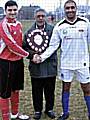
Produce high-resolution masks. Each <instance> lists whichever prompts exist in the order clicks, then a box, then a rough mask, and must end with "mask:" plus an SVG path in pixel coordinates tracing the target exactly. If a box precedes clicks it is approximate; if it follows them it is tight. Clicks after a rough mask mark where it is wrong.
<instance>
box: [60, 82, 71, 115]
mask: <svg viewBox="0 0 90 120" xmlns="http://www.w3.org/2000/svg"><path fill="white" fill-rule="evenodd" d="M62 83H63V87H62V108H63V113H64V114H65V115H67V114H68V113H69V95H70V86H71V82H62Z"/></svg>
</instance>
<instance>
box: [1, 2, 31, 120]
mask: <svg viewBox="0 0 90 120" xmlns="http://www.w3.org/2000/svg"><path fill="white" fill-rule="evenodd" d="M17 11H18V5H17V3H16V2H15V1H12V0H9V1H7V2H6V4H5V12H6V16H5V18H4V19H3V20H2V21H1V23H0V109H1V112H2V120H10V119H15V118H17V117H18V107H19V90H21V89H23V87H24V86H23V85H24V64H23V57H27V56H28V55H29V53H28V52H26V51H25V50H23V49H22V26H21V24H20V22H19V21H17V20H16V16H17ZM9 100H10V102H11V107H9ZM9 108H11V114H10V110H9ZM10 115H11V116H10ZM10 117H11V118H10Z"/></svg>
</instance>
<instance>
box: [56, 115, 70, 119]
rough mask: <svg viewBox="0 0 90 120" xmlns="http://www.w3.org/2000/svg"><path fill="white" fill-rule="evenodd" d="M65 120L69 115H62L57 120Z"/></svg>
mask: <svg viewBox="0 0 90 120" xmlns="http://www.w3.org/2000/svg"><path fill="white" fill-rule="evenodd" d="M67 118H69V114H67V115H64V114H62V115H61V116H60V117H59V118H58V119H57V120H66V119H67Z"/></svg>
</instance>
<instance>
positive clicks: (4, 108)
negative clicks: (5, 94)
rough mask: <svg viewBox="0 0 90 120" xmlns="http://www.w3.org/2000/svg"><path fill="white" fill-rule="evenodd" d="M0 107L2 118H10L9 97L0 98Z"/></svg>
mask: <svg viewBox="0 0 90 120" xmlns="http://www.w3.org/2000/svg"><path fill="white" fill-rule="evenodd" d="M0 109H1V112H2V120H10V119H9V117H10V116H9V99H8V98H5V99H3V98H0Z"/></svg>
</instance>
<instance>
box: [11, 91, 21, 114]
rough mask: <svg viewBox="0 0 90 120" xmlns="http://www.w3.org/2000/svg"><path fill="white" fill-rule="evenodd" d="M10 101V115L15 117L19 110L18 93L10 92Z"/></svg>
mask: <svg viewBox="0 0 90 120" xmlns="http://www.w3.org/2000/svg"><path fill="white" fill-rule="evenodd" d="M10 101H11V111H12V114H13V115H16V114H17V113H18V108H19V91H14V92H12V94H11V97H10Z"/></svg>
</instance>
